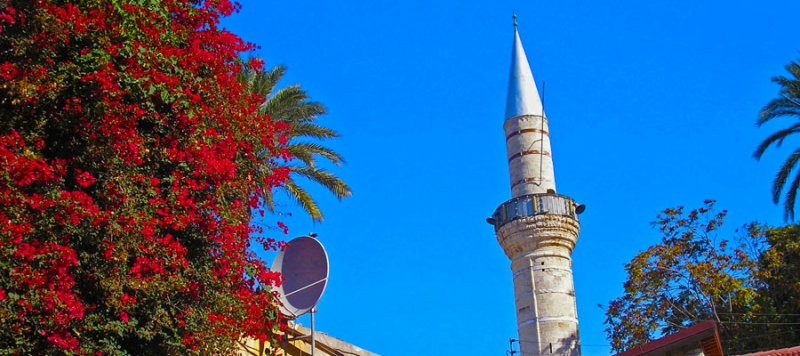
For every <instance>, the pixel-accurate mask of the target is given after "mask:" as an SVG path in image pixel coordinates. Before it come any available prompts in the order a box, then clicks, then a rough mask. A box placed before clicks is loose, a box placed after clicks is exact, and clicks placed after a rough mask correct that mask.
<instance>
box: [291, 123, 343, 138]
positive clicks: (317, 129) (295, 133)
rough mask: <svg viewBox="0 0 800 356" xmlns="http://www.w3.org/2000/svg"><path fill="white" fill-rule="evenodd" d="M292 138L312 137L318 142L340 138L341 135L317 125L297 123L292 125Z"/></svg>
mask: <svg viewBox="0 0 800 356" xmlns="http://www.w3.org/2000/svg"><path fill="white" fill-rule="evenodd" d="M290 136H291V137H311V138H315V139H318V140H327V139H331V138H337V137H339V133H338V132H336V131H334V130H332V129H329V128H327V127H323V126H320V125H317V124H312V123H309V122H303V123H295V124H294V125H292V132H290Z"/></svg>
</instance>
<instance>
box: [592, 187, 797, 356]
mask: <svg viewBox="0 0 800 356" xmlns="http://www.w3.org/2000/svg"><path fill="white" fill-rule="evenodd" d="M713 205H714V202H713V201H706V202H705V204H704V206H703V207H701V208H698V209H694V210H691V211H689V212H688V213H687V212H685V210H684V208H683V207H678V208H674V209H666V210H664V211H662V212H661V213H660V214H659V215H658V218H657V220H656V221H655V222H654V223H653V225H654V227H656V228H658V230H659V231H660V232H661V233H662V234H663V236H662V238H661V242H660V243H658V244H656V245H653V246H651V247H649V248H648V249H647V250H645V251H643V252H641V253H639V254H638V255H636V257H634V258H633V260H632V261H631V262H630V263H628V264H626V265H625V270H626V272H627V274H628V278H627V280H626V282H625V284H624V290H625V292H624V295H623V296H621V297H618V298H616V299H614V300H612V301H611V302H610V303H609V305H608V309H607V310H606V321H605V324H606V335H607V336H608V339H609V341H610V342H611V346H612V349H613V350H614V351H617V352H620V351H624V350H627V349H630V348H632V347H635V346H638V345H642V344H644V343H647V342H649V341H652V340H654V339H657V338H659V337H661V336H663V335H667V334H671V333H674V332H677V331H680V330H681V329H683V328H686V327H688V326H691V325H694V324H697V323H700V322H703V321H706V320H714V321H716V322H717V325H718V328H719V332H720V339H721V340H722V346H723V349H724V350H725V353H726V354H729V353H730V354H741V353H744V352H750V351H755V350H763V349H771V348H776V347H781V346H793V345H795V344H798V343H800V338H798V331H797V330H798V327H797V326H798V325H800V324H798V323H800V309H798V307H799V306H800V305H799V304H798V300H799V299H798V297H799V296H800V269H799V266H800V259H799V258H800V243H798V237H799V236H800V227H798V226H797V225H791V226H787V227H783V228H769V227H766V226H760V225H757V224H749V225H747V226H745V227H744V228H743V229H740V230H737V234H739V236H738V237H736V238H734V239H732V240H733V241H735V243H731V241H730V240H727V239H723V238H720V237H719V236H718V234H719V229H720V227H721V226H722V223H723V222H724V218H725V215H726V212H725V211H722V212H714V211H713Z"/></svg>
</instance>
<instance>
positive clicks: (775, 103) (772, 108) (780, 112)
mask: <svg viewBox="0 0 800 356" xmlns="http://www.w3.org/2000/svg"><path fill="white" fill-rule="evenodd" d="M784 116H800V104H798V101H797V100H794V99H792V98H789V97H786V96H782V97H780V98H777V99H773V100H772V101H770V102H769V103H767V105H766V106H764V108H763V109H761V112H760V113H759V115H758V121H756V126H761V125H763V124H765V123H766V122H768V121H770V120H772V119H774V118H778V117H784Z"/></svg>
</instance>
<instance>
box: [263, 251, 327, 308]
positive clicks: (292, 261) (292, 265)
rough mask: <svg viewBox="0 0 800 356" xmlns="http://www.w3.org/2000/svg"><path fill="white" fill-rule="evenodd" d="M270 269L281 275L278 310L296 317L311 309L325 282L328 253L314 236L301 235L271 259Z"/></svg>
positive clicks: (317, 299)
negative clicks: (280, 305)
mask: <svg viewBox="0 0 800 356" xmlns="http://www.w3.org/2000/svg"><path fill="white" fill-rule="evenodd" d="M272 270H273V271H276V272H280V273H281V275H283V283H282V284H281V286H280V287H278V288H277V290H278V299H279V300H280V301H281V303H283V307H282V308H281V311H282V312H283V313H284V314H286V315H287V316H292V317H298V316H300V315H303V314H305V313H308V312H309V311H311V309H312V308H314V307H315V306H316V305H317V302H319V298H320V297H322V292H324V291H325V286H326V285H327V284H328V254H327V253H326V252H325V248H323V247H322V244H321V243H320V242H319V241H317V239H314V238H311V237H308V236H301V237H297V238H295V239H294V240H292V241H289V244H288V246H286V247H285V248H284V249H283V251H281V252H280V253H278V256H277V257H275V261H273V262H272Z"/></svg>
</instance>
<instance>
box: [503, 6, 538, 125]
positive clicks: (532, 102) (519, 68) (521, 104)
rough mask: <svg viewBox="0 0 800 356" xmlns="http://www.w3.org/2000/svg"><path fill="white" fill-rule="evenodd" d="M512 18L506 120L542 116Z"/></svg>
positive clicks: (534, 86)
mask: <svg viewBox="0 0 800 356" xmlns="http://www.w3.org/2000/svg"><path fill="white" fill-rule="evenodd" d="M514 18H515V19H514V47H513V48H512V50H511V75H510V77H509V79H508V98H507V99H506V117H505V119H506V120H508V119H510V118H513V117H517V116H520V115H542V100H541V99H540V98H539V91H538V90H537V89H536V82H535V81H533V73H531V67H530V65H528V57H527V56H526V55H525V49H524V48H522V40H520V39H519V32H518V31H517V22H516V16H514Z"/></svg>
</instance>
